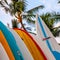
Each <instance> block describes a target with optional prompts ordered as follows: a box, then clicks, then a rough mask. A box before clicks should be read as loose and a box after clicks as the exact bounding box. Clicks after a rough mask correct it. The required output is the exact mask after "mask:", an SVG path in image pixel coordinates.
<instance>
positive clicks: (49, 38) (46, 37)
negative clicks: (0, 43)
mask: <svg viewBox="0 0 60 60" xmlns="http://www.w3.org/2000/svg"><path fill="white" fill-rule="evenodd" d="M50 38H51V37H46V38H43V40H47V39H50Z"/></svg>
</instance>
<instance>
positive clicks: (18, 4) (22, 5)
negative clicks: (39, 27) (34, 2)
mask: <svg viewBox="0 0 60 60" xmlns="http://www.w3.org/2000/svg"><path fill="white" fill-rule="evenodd" d="M0 5H1V7H3V8H4V9H5V11H6V12H9V13H10V14H11V15H12V16H13V15H14V16H15V17H16V18H17V19H18V22H19V23H21V25H22V27H23V29H24V30H26V29H25V27H24V25H23V23H22V15H21V14H22V12H26V13H27V14H28V15H24V16H23V17H24V18H26V17H27V19H28V20H29V17H31V16H33V15H32V14H33V13H34V12H36V11H37V10H39V8H40V9H42V8H43V7H44V6H43V5H40V6H38V7H35V8H33V9H31V10H29V11H26V6H27V3H26V0H11V3H8V2H7V0H1V1H0Z"/></svg>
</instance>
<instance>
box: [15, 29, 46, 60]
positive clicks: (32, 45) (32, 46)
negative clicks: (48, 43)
mask: <svg viewBox="0 0 60 60" xmlns="http://www.w3.org/2000/svg"><path fill="white" fill-rule="evenodd" d="M15 31H16V32H17V33H18V34H19V36H20V37H21V38H22V40H23V41H24V42H25V44H26V46H27V48H28V49H29V51H30V53H31V54H32V56H33V58H34V60H47V59H45V58H44V56H43V54H42V53H41V52H40V51H39V50H38V48H37V46H36V45H35V43H34V42H33V41H32V39H31V38H30V37H29V36H28V35H27V34H26V33H25V32H24V31H23V30H18V29H15Z"/></svg>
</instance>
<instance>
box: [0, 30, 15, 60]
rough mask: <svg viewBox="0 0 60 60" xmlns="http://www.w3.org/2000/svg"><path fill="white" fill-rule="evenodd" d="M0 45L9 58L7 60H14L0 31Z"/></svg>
mask: <svg viewBox="0 0 60 60" xmlns="http://www.w3.org/2000/svg"><path fill="white" fill-rule="evenodd" d="M0 43H1V44H2V45H3V47H4V49H5V51H6V53H7V55H8V57H9V60H15V58H14V56H13V54H12V52H11V49H10V47H9V45H8V43H7V41H6V39H5V37H4V35H3V33H2V32H1V31H0Z"/></svg>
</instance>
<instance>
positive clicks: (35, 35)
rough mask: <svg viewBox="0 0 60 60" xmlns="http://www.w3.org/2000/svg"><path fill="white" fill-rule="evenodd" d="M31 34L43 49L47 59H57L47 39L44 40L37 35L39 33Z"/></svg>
mask: <svg viewBox="0 0 60 60" xmlns="http://www.w3.org/2000/svg"><path fill="white" fill-rule="evenodd" d="M30 35H31V36H32V37H33V38H34V40H35V41H36V43H37V44H38V45H39V47H40V48H41V49H42V51H43V52H44V54H45V56H46V58H47V60H55V58H54V56H53V55H52V53H51V52H50V50H49V48H48V47H47V45H46V41H42V39H41V38H40V37H39V36H38V35H37V34H31V33H30Z"/></svg>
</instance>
